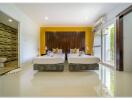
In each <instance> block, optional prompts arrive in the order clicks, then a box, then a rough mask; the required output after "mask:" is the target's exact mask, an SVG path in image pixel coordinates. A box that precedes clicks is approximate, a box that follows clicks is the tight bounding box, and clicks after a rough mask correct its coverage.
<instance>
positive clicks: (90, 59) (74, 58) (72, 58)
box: [68, 54, 100, 64]
mask: <svg viewBox="0 0 132 100" xmlns="http://www.w3.org/2000/svg"><path fill="white" fill-rule="evenodd" d="M99 62H100V59H99V58H98V57H95V56H90V55H85V54H83V55H81V56H79V54H68V63H74V64H95V63H99Z"/></svg>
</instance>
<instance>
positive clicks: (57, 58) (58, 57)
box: [33, 54, 65, 64]
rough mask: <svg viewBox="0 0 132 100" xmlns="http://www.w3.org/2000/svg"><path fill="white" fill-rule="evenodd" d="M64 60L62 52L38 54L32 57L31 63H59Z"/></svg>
mask: <svg viewBox="0 0 132 100" xmlns="http://www.w3.org/2000/svg"><path fill="white" fill-rule="evenodd" d="M64 62H65V55H64V54H54V55H53V56H47V55H44V56H39V57H35V58H34V59H33V64H59V63H64Z"/></svg>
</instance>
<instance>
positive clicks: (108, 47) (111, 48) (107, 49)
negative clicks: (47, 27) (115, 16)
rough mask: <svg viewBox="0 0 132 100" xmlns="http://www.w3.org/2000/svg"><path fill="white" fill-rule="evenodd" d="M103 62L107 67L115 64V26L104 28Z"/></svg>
mask: <svg viewBox="0 0 132 100" xmlns="http://www.w3.org/2000/svg"><path fill="white" fill-rule="evenodd" d="M102 41H103V46H102V47H103V49H102V50H103V54H102V57H103V62H104V63H106V64H109V65H114V63H115V25H114V24H112V25H109V26H108V27H107V28H105V30H104V32H103V35H102Z"/></svg>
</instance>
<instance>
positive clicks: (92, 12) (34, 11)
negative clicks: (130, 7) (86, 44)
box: [15, 3, 124, 26]
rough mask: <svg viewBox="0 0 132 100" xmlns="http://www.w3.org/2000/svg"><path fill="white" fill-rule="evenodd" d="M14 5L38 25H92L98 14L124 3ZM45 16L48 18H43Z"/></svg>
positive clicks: (100, 14)
mask: <svg viewBox="0 0 132 100" xmlns="http://www.w3.org/2000/svg"><path fill="white" fill-rule="evenodd" d="M15 5H16V6H17V7H18V8H19V9H21V10H22V11H23V12H24V13H25V14H26V15H28V16H29V17H30V18H31V19H32V20H33V21H35V22H36V23H37V24H38V25H40V26H42V25H44V26H88V25H93V24H94V23H95V21H96V20H97V19H98V18H99V17H100V16H102V15H104V14H107V13H108V12H110V11H112V10H114V9H116V8H117V7H119V6H122V5H124V4H119V3H115V4H114V3H109V4H108V3H98V4H95V3H94V4H91V3H41V4H29V3H28V4H15ZM45 16H47V17H48V20H45Z"/></svg>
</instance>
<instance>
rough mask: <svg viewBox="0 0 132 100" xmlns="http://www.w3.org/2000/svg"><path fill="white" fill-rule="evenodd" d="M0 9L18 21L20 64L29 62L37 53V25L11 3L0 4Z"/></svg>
mask: <svg viewBox="0 0 132 100" xmlns="http://www.w3.org/2000/svg"><path fill="white" fill-rule="evenodd" d="M0 10H1V11H2V12H4V13H5V14H7V15H9V16H11V17H12V18H14V19H15V20H17V21H19V23H20V29H19V37H20V40H19V41H20V64H21V65H22V64H25V63H28V62H31V61H32V59H33V57H35V56H36V55H37V54H38V47H39V43H38V42H39V26H37V24H36V23H34V22H33V21H32V20H31V19H30V18H28V17H27V16H26V15H25V14H24V13H23V12H22V11H21V10H19V9H18V8H17V7H16V6H15V5H13V4H0Z"/></svg>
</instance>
